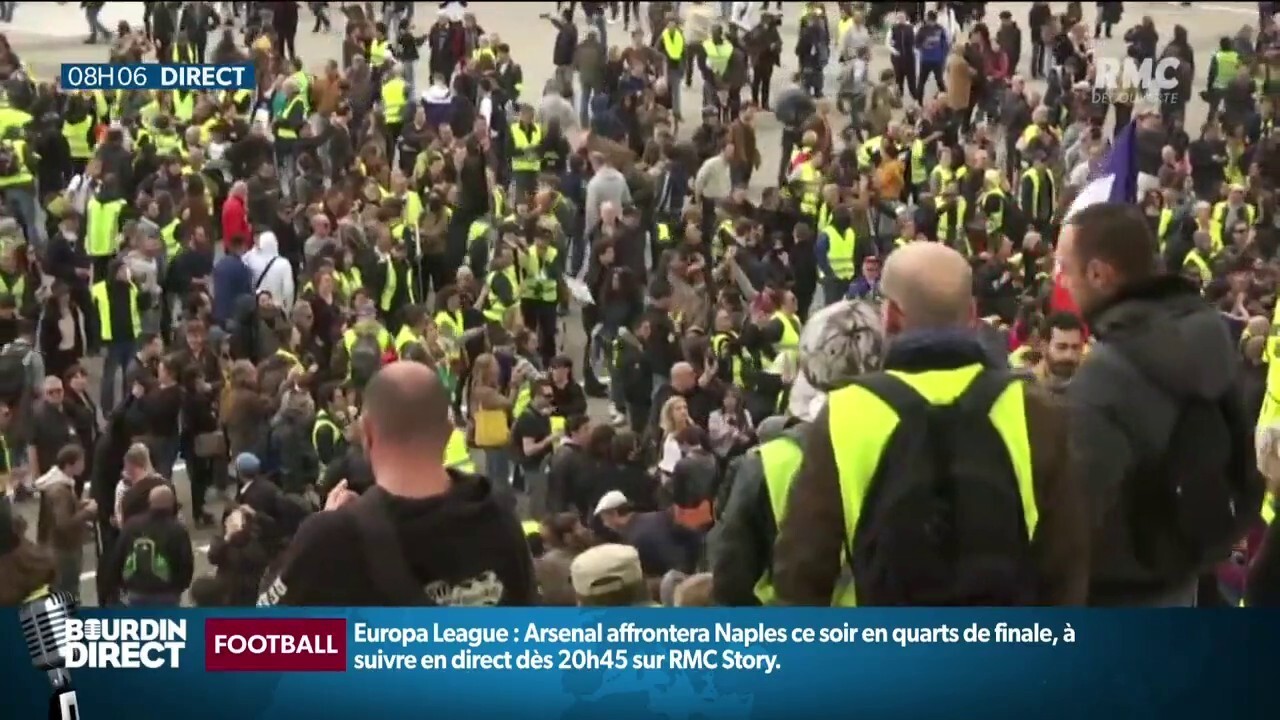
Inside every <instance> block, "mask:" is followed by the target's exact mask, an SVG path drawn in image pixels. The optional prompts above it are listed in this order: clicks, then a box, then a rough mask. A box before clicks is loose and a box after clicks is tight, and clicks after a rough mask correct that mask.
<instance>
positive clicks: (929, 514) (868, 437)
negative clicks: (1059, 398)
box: [772, 242, 1088, 606]
mask: <svg viewBox="0 0 1280 720" xmlns="http://www.w3.org/2000/svg"><path fill="white" fill-rule="evenodd" d="M972 284H973V277H972V273H971V271H970V268H969V263H968V261H966V260H965V258H964V257H962V256H961V255H960V254H959V253H957V252H956V251H955V250H953V249H951V248H949V247H947V246H945V245H942V244H941V243H932V242H921V243H911V244H910V245H907V246H905V247H902V248H900V249H898V250H895V251H894V252H893V254H891V255H890V256H889V258H888V260H887V261H886V263H885V266H884V273H883V279H882V282H881V291H882V294H883V296H884V303H883V306H882V310H881V312H882V314H883V321H884V330H885V335H886V338H887V339H888V340H889V347H888V351H887V352H886V354H885V358H884V370H885V371H884V372H877V373H870V374H867V375H862V376H859V377H857V378H855V379H854V380H853V382H852V384H850V385H847V386H845V387H843V388H840V389H838V390H834V391H833V392H831V393H830V395H829V396H828V399H827V404H826V406H825V407H824V408H823V410H822V411H821V412H820V413H819V414H818V416H817V418H816V419H815V420H814V424H813V427H812V428H811V430H810V432H809V433H808V436H807V439H806V445H805V449H804V455H803V459H802V460H801V462H800V467H799V470H798V471H797V473H796V476H795V480H794V484H793V485H792V488H791V491H790V493H789V494H788V496H787V497H788V507H787V512H786V515H785V517H784V518H783V519H782V521H781V522H780V523H779V526H780V527H779V533H778V539H777V543H776V545H775V546H774V554H773V569H772V571H773V583H774V590H775V592H776V597H777V601H778V602H779V603H782V604H792V605H831V604H838V605H845V606H847V605H853V604H856V605H1070V604H1079V603H1082V602H1083V601H1084V599H1085V592H1086V588H1087V581H1088V564H1087V559H1088V546H1087V540H1088V528H1087V526H1086V525H1085V523H1084V517H1085V511H1084V507H1083V498H1082V497H1081V496H1080V494H1079V493H1078V492H1076V490H1075V488H1074V486H1073V485H1071V484H1069V483H1068V482H1067V477H1068V475H1067V469H1066V466H1067V464H1068V455H1067V449H1066V432H1065V431H1066V428H1065V417H1064V415H1063V414H1062V412H1061V410H1060V409H1059V408H1058V407H1057V406H1056V405H1054V404H1053V401H1052V399H1051V398H1050V397H1049V396H1048V394H1047V393H1045V392H1044V391H1043V390H1041V389H1040V388H1038V387H1035V386H1033V385H1030V384H1028V383H1024V382H1022V381H1020V380H1018V379H1016V378H1014V377H1013V376H1012V375H1011V374H1010V373H1009V371H1008V368H1007V367H1005V366H1003V365H1002V364H999V363H997V362H993V358H992V357H991V355H990V353H988V352H987V351H986V350H985V348H984V347H983V345H982V342H981V340H980V337H979V335H978V333H977V332H976V330H975V326H976V325H977V323H978V321H977V318H976V312H975V304H974V298H973V291H972Z"/></svg>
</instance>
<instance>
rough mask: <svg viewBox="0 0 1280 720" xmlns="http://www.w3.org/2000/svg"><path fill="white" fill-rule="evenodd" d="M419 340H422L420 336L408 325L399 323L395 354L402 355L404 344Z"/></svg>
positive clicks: (418, 341)
mask: <svg viewBox="0 0 1280 720" xmlns="http://www.w3.org/2000/svg"><path fill="white" fill-rule="evenodd" d="M420 342H422V336H420V335H418V333H416V332H414V331H413V330H411V329H409V326H408V325H401V326H400V332H398V333H396V355H400V356H403V355H404V349H405V347H406V346H408V345H412V344H413V343H420Z"/></svg>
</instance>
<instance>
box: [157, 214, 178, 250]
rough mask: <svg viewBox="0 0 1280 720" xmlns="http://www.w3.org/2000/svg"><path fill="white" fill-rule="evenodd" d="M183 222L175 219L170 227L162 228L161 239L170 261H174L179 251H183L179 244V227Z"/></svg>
mask: <svg viewBox="0 0 1280 720" xmlns="http://www.w3.org/2000/svg"><path fill="white" fill-rule="evenodd" d="M180 224H181V221H179V220H178V218H174V219H172V220H170V221H169V224H168V225H165V226H164V227H162V228H160V239H161V240H163V241H164V251H165V252H166V253H168V259H169V260H173V258H174V256H176V255H177V254H178V251H179V250H181V249H182V247H181V245H180V244H179V243H178V225H180Z"/></svg>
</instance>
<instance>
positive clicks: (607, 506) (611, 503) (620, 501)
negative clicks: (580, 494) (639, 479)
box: [592, 490, 627, 515]
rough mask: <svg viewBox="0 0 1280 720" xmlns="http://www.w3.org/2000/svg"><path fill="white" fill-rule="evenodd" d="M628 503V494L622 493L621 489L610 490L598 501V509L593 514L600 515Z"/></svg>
mask: <svg viewBox="0 0 1280 720" xmlns="http://www.w3.org/2000/svg"><path fill="white" fill-rule="evenodd" d="M626 505H627V496H626V495H623V494H622V491H621V490H610V491H609V492H607V493H605V494H604V495H602V496H601V497H600V501H599V502H597V503H596V511H595V512H594V513H592V515H599V514H600V513H602V512H608V511H610V510H617V509H619V508H622V507H626Z"/></svg>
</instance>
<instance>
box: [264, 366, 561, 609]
mask: <svg viewBox="0 0 1280 720" xmlns="http://www.w3.org/2000/svg"><path fill="white" fill-rule="evenodd" d="M359 423H360V433H359V434H360V436H361V442H362V444H363V446H364V452H365V457H366V458H367V459H368V461H369V465H370V466H371V467H372V469H373V476H374V482H375V485H374V487H372V488H370V489H369V490H367V491H366V492H365V493H364V494H363V495H360V496H356V495H355V493H353V492H351V490H350V489H348V487H347V484H346V481H345V480H344V481H342V482H339V483H338V485H337V487H335V488H334V489H333V490H332V491H331V492H330V493H329V497H328V501H327V503H326V505H325V510H326V511H325V512H320V513H316V514H314V515H312V516H311V517H309V518H307V520H306V522H304V523H303V524H302V526H301V527H300V528H299V529H298V532H297V534H296V535H295V536H294V539H293V542H292V544H291V545H290V546H289V548H288V550H287V551H286V558H285V561H284V563H283V570H282V571H281V573H280V575H279V577H277V578H276V580H275V581H274V583H272V585H271V586H270V587H269V588H268V590H267V592H266V593H265V594H264V595H263V596H262V597H261V598H260V599H259V604H262V605H275V604H280V605H324V606H353V605H354V606H400V605H456V606H464V605H465V606H493V605H532V604H535V603H536V602H537V595H538V593H537V587H536V582H535V580H534V575H533V563H532V560H531V559H530V557H529V550H528V544H527V542H526V540H525V538H524V533H523V532H522V531H521V529H520V523H519V521H518V520H517V518H516V516H515V514H514V512H513V511H512V509H511V508H510V503H509V500H510V496H509V495H508V494H506V493H504V492H502V491H501V490H499V489H498V486H499V485H501V482H500V481H499V482H498V483H495V482H492V481H491V479H490V478H485V477H481V476H477V475H471V474H468V473H463V472H460V471H458V470H455V469H448V468H446V467H445V465H444V451H445V446H446V445H447V444H448V442H449V436H450V435H451V434H452V432H453V424H452V423H451V422H450V420H449V394H448V391H447V390H446V389H445V387H444V386H443V385H442V384H441V383H440V379H439V377H438V376H437V375H436V373H435V372H434V371H433V370H432V369H431V368H429V367H427V366H426V365H423V364H421V363H416V362H395V363H392V364H390V365H387V366H386V367H384V368H382V369H381V370H379V371H378V373H377V374H375V375H374V376H373V379H372V380H370V382H369V384H368V385H367V386H365V390H364V409H363V412H362V414H361V416H360V420H359Z"/></svg>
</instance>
